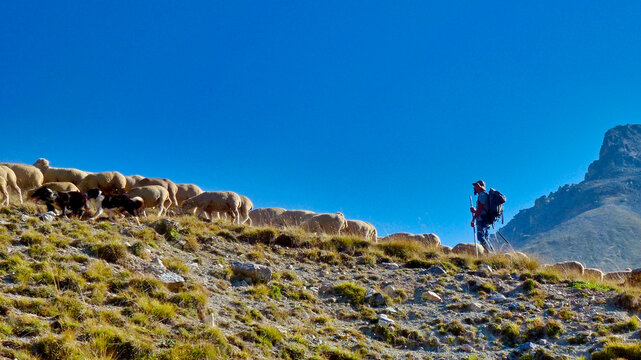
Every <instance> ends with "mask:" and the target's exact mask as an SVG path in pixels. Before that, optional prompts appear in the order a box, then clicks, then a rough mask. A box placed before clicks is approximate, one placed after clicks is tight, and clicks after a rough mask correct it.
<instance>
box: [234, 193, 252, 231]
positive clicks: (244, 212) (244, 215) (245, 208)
mask: <svg viewBox="0 0 641 360" xmlns="http://www.w3.org/2000/svg"><path fill="white" fill-rule="evenodd" d="M239 196H240V200H241V203H240V209H238V211H239V212H240V218H241V220H240V223H241V224H244V223H245V222H247V221H249V225H250V226H251V225H252V219H251V218H250V217H249V212H250V211H252V209H253V208H254V203H252V201H251V200H250V199H249V198H248V197H247V196H245V195H239Z"/></svg>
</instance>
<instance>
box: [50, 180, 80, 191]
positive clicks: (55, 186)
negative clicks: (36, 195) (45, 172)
mask: <svg viewBox="0 0 641 360" xmlns="http://www.w3.org/2000/svg"><path fill="white" fill-rule="evenodd" d="M42 186H46V187H48V188H49V189H51V190H53V191H80V189H78V187H77V186H76V185H74V183H71V182H49V183H44V184H42Z"/></svg>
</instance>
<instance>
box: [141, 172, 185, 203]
mask: <svg viewBox="0 0 641 360" xmlns="http://www.w3.org/2000/svg"><path fill="white" fill-rule="evenodd" d="M148 185H160V186H164V187H165V189H167V191H169V199H170V200H171V203H172V204H173V205H174V206H176V207H177V206H178V199H176V193H178V186H176V184H174V182H173V181H171V180H169V179H160V178H144V179H141V180H140V181H138V182H137V183H136V186H148Z"/></svg>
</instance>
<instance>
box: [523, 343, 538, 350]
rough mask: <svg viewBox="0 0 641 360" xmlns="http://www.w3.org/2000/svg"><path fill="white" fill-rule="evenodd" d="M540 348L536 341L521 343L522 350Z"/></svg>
mask: <svg viewBox="0 0 641 360" xmlns="http://www.w3.org/2000/svg"><path fill="white" fill-rule="evenodd" d="M538 348H539V346H538V345H536V344H535V343H533V342H526V343H524V344H521V346H519V351H520V352H531V351H536V349H538Z"/></svg>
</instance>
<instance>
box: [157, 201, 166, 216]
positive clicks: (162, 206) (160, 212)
mask: <svg viewBox="0 0 641 360" xmlns="http://www.w3.org/2000/svg"><path fill="white" fill-rule="evenodd" d="M164 206H165V205H163V204H162V203H161V204H160V211H158V216H162V212H163V211H164V210H165V208H164Z"/></svg>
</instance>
